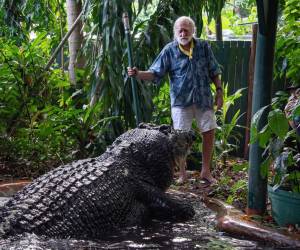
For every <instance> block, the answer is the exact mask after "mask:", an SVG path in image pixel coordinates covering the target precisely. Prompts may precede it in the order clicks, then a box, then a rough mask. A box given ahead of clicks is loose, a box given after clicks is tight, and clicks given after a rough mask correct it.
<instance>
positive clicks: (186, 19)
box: [173, 16, 196, 38]
mask: <svg viewBox="0 0 300 250" xmlns="http://www.w3.org/2000/svg"><path fill="white" fill-rule="evenodd" d="M181 22H185V23H188V24H189V25H190V26H191V27H192V33H193V36H194V37H195V36H196V25H195V22H194V20H193V19H192V18H190V17H188V16H181V17H178V18H177V19H176V21H175V22H174V26H173V34H174V38H175V37H176V33H175V32H176V26H177V25H178V24H179V23H181Z"/></svg>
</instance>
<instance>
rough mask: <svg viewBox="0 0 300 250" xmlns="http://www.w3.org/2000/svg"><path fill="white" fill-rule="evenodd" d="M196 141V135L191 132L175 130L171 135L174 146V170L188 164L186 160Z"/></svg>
mask: <svg viewBox="0 0 300 250" xmlns="http://www.w3.org/2000/svg"><path fill="white" fill-rule="evenodd" d="M195 139H196V136H195V133H194V132H193V131H191V130H190V131H187V130H173V131H172V132H171V133H170V140H171V143H172V145H173V152H172V153H173V159H174V169H175V168H180V166H182V165H184V164H186V158H187V156H188V154H189V153H190V149H191V147H192V145H193V142H194V141H195Z"/></svg>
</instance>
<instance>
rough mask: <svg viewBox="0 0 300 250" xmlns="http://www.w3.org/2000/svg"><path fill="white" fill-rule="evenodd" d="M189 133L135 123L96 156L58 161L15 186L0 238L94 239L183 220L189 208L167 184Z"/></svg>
mask: <svg viewBox="0 0 300 250" xmlns="http://www.w3.org/2000/svg"><path fill="white" fill-rule="evenodd" d="M194 139H195V136H194V135H193V133H192V132H191V131H175V130H173V129H172V128H171V127H170V126H168V125H160V126H155V125H151V124H140V125H139V126H138V127H137V128H135V129H131V130H129V131H127V132H125V133H124V134H122V135H120V136H119V137H118V138H117V139H116V140H115V141H114V142H113V143H112V144H111V146H109V147H108V148H107V149H106V151H105V152H104V153H103V154H102V155H100V156H98V157H95V158H88V159H83V160H77V161H74V162H71V163H69V164H65V165H62V166H59V167H57V168H55V169H53V170H51V171H49V172H48V173H46V174H44V175H42V176H40V177H38V178H37V179H35V180H34V181H33V182H32V183H30V184H28V185H27V186H25V187H24V188H23V189H22V190H20V191H19V192H17V193H16V194H15V195H14V196H13V197H12V198H11V199H10V200H9V201H7V203H6V204H5V205H4V206H3V207H1V208H0V236H1V237H3V238H8V237H11V236H13V235H19V234H23V233H34V234H36V235H44V236H48V237H51V238H76V239H93V238H94V239H95V238H101V237H102V236H104V235H107V234H109V233H110V232H115V231H116V230H120V229H121V228H124V227H128V226H135V225H143V224H144V223H146V222H147V221H149V220H151V219H157V220H163V221H171V222H176V221H185V220H189V219H191V218H192V217H193V216H194V209H193V206H192V205H190V204H189V203H187V202H184V201H182V200H179V199H176V198H175V197H172V196H171V195H170V194H169V193H167V192H166V190H167V189H168V188H169V187H170V185H171V183H172V181H173V173H174V169H175V168H176V167H177V165H178V164H183V162H184V161H185V159H186V156H187V154H188V151H189V149H190V147H191V145H192V143H193V141H194Z"/></svg>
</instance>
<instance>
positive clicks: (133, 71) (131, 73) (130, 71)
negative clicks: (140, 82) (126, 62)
mask: <svg viewBox="0 0 300 250" xmlns="http://www.w3.org/2000/svg"><path fill="white" fill-rule="evenodd" d="M127 73H128V76H130V77H137V76H138V74H139V70H138V69H137V67H133V68H130V67H128V68H127Z"/></svg>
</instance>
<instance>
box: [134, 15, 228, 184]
mask: <svg viewBox="0 0 300 250" xmlns="http://www.w3.org/2000/svg"><path fill="white" fill-rule="evenodd" d="M195 31H196V28H195V23H194V21H193V20H192V19H191V18H190V17H187V16H182V17H179V18H178V19H177V20H176V21H175V23H174V38H175V39H174V41H172V42H170V43H169V44H167V45H166V46H165V47H164V48H163V49H162V51H161V52H160V54H159V55H158V56H157V58H156V59H155V60H154V62H153V64H152V65H151V67H150V68H149V70H148V71H141V70H138V69H137V68H136V67H134V68H128V75H129V76H134V77H136V78H138V79H141V80H148V81H154V82H155V83H158V82H159V81H160V80H161V79H162V78H163V77H164V75H165V74H167V73H168V74H169V78H170V97H171V113H172V120H173V126H174V129H185V130H188V129H191V125H192V120H193V119H195V120H196V123H197V126H198V128H199V129H200V131H201V133H202V138H203V150H202V168H201V178H202V181H203V182H204V185H205V186H208V185H210V184H211V183H213V182H215V179H214V178H213V176H212V174H211V171H210V166H211V160H212V152H213V146H214V138H215V128H216V126H217V125H216V118H215V114H214V110H213V99H212V93H211V89H210V83H211V82H213V83H214V84H215V86H216V98H215V104H216V105H217V108H218V109H220V108H221V107H222V105H223V95H222V85H221V80H220V78H219V75H220V74H221V70H220V68H219V65H218V63H217V62H216V60H215V58H214V55H213V53H212V51H211V49H210V46H209V45H208V43H207V42H206V41H201V40H199V39H196V38H195ZM185 168H186V166H185V165H184V166H182V167H181V169H180V178H179V182H181V183H182V182H185V181H186V180H187V175H186V170H185Z"/></svg>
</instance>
